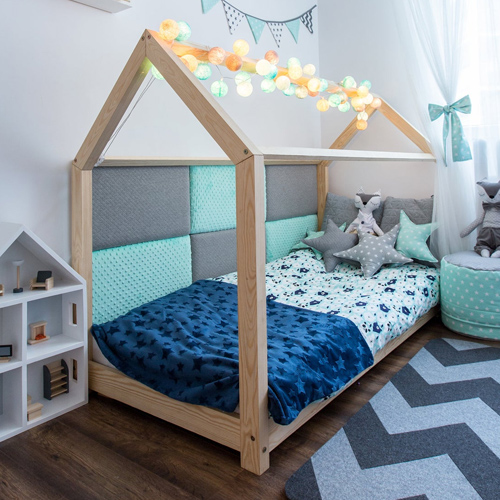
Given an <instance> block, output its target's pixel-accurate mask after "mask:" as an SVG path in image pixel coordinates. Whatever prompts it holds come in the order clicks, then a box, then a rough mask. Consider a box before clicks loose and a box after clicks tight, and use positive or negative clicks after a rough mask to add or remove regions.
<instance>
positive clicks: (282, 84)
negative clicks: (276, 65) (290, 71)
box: [276, 75, 291, 90]
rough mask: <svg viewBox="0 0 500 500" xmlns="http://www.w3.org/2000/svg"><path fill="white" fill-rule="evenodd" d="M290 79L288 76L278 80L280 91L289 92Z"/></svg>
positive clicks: (277, 85)
mask: <svg viewBox="0 0 500 500" xmlns="http://www.w3.org/2000/svg"><path fill="white" fill-rule="evenodd" d="M290 84H291V82H290V78H288V76H286V75H282V76H278V78H276V87H278V89H279V90H287V89H288V88H289V87H290Z"/></svg>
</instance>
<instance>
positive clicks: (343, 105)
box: [338, 101, 351, 113]
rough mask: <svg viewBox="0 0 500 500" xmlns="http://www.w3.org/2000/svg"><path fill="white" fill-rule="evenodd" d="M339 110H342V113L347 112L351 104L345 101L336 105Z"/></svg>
mask: <svg viewBox="0 0 500 500" xmlns="http://www.w3.org/2000/svg"><path fill="white" fill-rule="evenodd" d="M338 108H339V111H342V113H347V112H348V111H349V110H350V109H351V105H350V104H349V103H348V102H347V101H346V102H343V103H341V104H339V106H338Z"/></svg>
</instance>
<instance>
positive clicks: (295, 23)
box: [285, 18, 300, 43]
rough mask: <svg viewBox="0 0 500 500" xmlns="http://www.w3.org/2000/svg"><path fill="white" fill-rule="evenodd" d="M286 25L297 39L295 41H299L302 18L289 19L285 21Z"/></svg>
mask: <svg viewBox="0 0 500 500" xmlns="http://www.w3.org/2000/svg"><path fill="white" fill-rule="evenodd" d="M285 24H286V27H287V28H288V29H289V31H290V33H291V34H292V36H293V39H294V40H295V43H299V28H300V19H298V18H297V19H293V20H292V21H288V22H286V23H285Z"/></svg>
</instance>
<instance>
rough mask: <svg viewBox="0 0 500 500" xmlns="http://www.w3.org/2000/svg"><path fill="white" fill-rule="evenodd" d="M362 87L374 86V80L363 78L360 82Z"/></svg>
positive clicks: (369, 87)
mask: <svg viewBox="0 0 500 500" xmlns="http://www.w3.org/2000/svg"><path fill="white" fill-rule="evenodd" d="M359 86H360V87H366V88H367V89H368V90H370V89H371V88H372V82H370V80H363V81H362V82H361V83H360V84H359Z"/></svg>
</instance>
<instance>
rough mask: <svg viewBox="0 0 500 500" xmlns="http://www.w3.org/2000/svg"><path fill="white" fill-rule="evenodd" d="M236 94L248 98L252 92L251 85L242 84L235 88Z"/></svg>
mask: <svg viewBox="0 0 500 500" xmlns="http://www.w3.org/2000/svg"><path fill="white" fill-rule="evenodd" d="M236 92H237V93H238V95H240V96H241V97H248V96H249V95H251V94H252V92H253V85H252V84H251V83H250V82H242V83H240V84H238V85H237V86H236Z"/></svg>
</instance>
